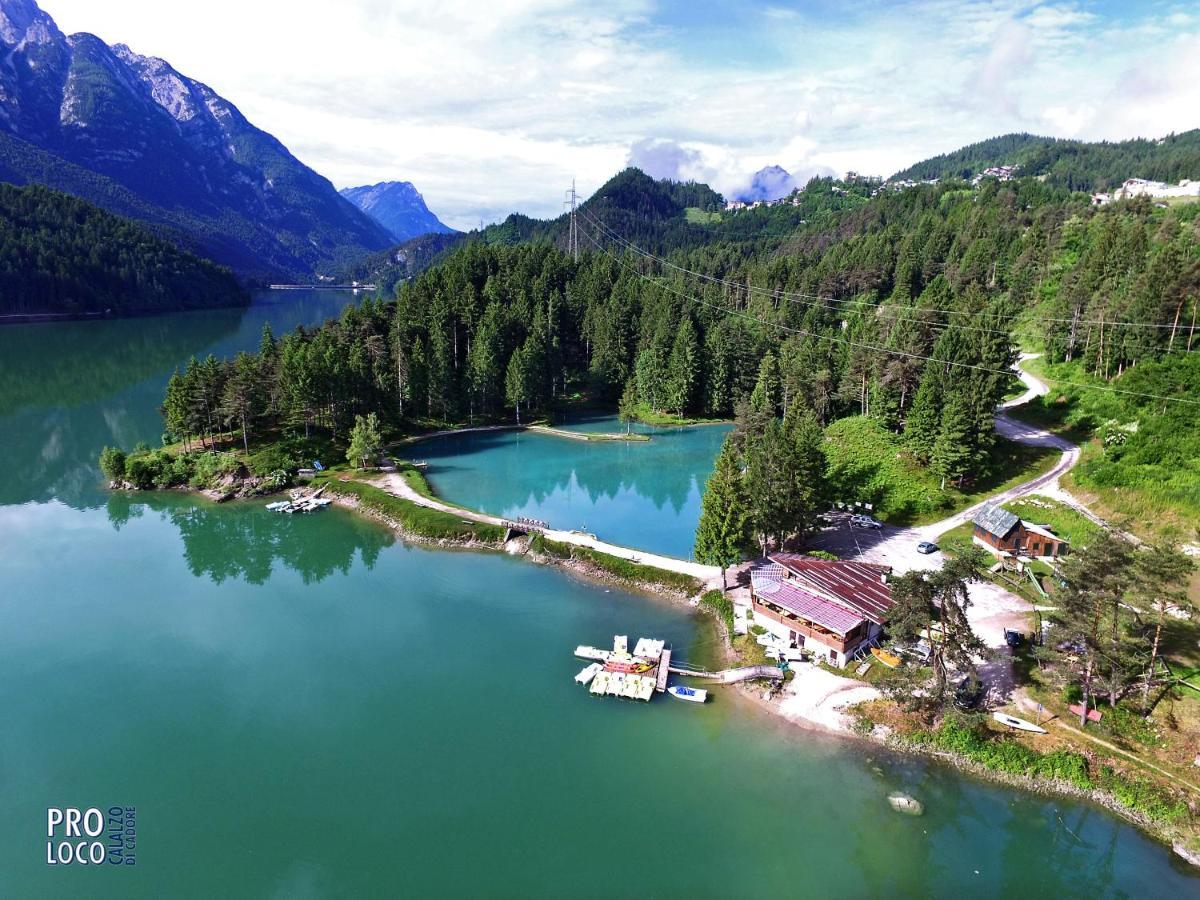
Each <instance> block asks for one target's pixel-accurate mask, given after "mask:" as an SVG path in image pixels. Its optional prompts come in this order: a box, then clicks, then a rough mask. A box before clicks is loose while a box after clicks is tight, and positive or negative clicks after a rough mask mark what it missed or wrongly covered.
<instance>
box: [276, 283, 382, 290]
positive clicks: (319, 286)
mask: <svg viewBox="0 0 1200 900" xmlns="http://www.w3.org/2000/svg"><path fill="white" fill-rule="evenodd" d="M268 287H270V289H271V290H273V291H373V290H376V289H377V286H376V285H373V284H272V285H268Z"/></svg>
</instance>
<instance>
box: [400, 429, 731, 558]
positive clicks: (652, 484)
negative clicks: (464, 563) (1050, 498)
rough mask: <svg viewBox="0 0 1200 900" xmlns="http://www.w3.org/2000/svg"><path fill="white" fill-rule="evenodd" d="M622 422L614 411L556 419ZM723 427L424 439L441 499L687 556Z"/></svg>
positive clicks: (419, 452)
mask: <svg viewBox="0 0 1200 900" xmlns="http://www.w3.org/2000/svg"><path fill="white" fill-rule="evenodd" d="M557 427H563V428H567V429H577V430H580V431H608V432H616V431H620V430H622V429H623V427H624V426H622V425H621V423H619V422H618V421H617V419H616V417H615V416H593V417H589V418H588V419H587V420H585V421H583V422H574V423H572V422H565V423H563V424H562V425H560V426H557ZM729 430H730V426H727V425H705V426H700V427H696V428H638V431H639V432H641V433H644V434H647V435H649V436H650V440H649V441H645V442H642V441H589V442H583V441H575V440H571V439H569V438H561V437H553V436H549V435H545V434H535V433H530V432H515V431H476V432H468V433H465V434H455V435H445V436H441V437H437V438H432V439H430V440H428V441H422V442H420V443H418V444H416V445H414V446H413V447H412V448H411V449H410V451H409V452H411V454H412V456H413V457H414V458H419V459H422V460H425V461H427V462H428V463H429V467H428V469H427V471H426V474H427V475H428V478H429V482H430V484H431V485H432V487H433V488H434V490H435V491H437V493H438V494H439V495H440V496H442V497H444V498H445V499H447V500H449V501H451V502H453V503H457V504H459V505H461V506H466V507H469V508H471V509H478V510H482V511H483V512H487V513H492V514H493V515H497V516H505V517H507V518H515V517H517V516H527V517H530V518H534V519H541V520H543V521H545V522H549V523H550V525H551V527H553V528H560V529H564V530H567V531H570V530H572V529H579V530H581V531H589V532H592V533H594V534H595V535H596V536H597V537H599V538H600V539H601V540H603V541H608V542H610V543H614V544H620V545H622V546H627V547H636V548H638V549H640V550H649V551H652V552H654V553H662V554H665V555H667V556H676V557H681V558H684V559H691V558H692V543H693V541H694V540H695V535H696V523H697V522H698V521H699V520H700V497H701V494H702V492H703V490H704V484H705V482H706V481H707V480H708V476H709V475H710V474H711V473H712V468H713V461H714V460H715V459H716V456H717V453H718V452H719V451H720V449H721V443H722V442H723V441H724V440H725V435H726V434H728V433H729Z"/></svg>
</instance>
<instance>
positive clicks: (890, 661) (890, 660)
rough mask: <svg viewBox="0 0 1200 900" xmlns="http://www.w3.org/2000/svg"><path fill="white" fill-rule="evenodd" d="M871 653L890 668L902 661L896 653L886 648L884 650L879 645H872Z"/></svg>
mask: <svg viewBox="0 0 1200 900" xmlns="http://www.w3.org/2000/svg"><path fill="white" fill-rule="evenodd" d="M871 655H872V656H874V657H875V658H876V659H877V660H879V661H880V662H881V663H883V664H884V665H885V666H887V667H888V668H889V669H894V668H896V667H897V666H898V665H900V663H901V662H902V660H901V659H900V657H898V656H897V655H896V654H895V653H888V652H887V651H886V650H882V649H880V648H879V647H872V648H871Z"/></svg>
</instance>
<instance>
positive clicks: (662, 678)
mask: <svg viewBox="0 0 1200 900" xmlns="http://www.w3.org/2000/svg"><path fill="white" fill-rule="evenodd" d="M670 674H671V651H670V650H663V652H662V656H660V657H659V658H658V682H657V683H656V684H655V685H654V690H656V691H658V692H659V693H660V694H661V693H664V692H665V691H666V689H667V676H668V675H670Z"/></svg>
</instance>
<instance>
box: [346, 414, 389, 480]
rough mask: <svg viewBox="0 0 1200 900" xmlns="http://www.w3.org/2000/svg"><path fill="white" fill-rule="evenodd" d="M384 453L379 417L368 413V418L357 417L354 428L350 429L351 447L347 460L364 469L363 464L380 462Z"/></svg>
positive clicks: (348, 450) (347, 452)
mask: <svg viewBox="0 0 1200 900" xmlns="http://www.w3.org/2000/svg"><path fill="white" fill-rule="evenodd" d="M381 453H383V437H382V436H381V435H380V433H379V417H378V416H377V415H375V413H368V414H367V415H366V417H363V416H355V417H354V426H353V427H352V428H351V429H350V447H349V449H347V450H346V460H347V461H348V462H350V463H352V464H353V465H354V466H355V467H357V468H362V465H363V462H364V461H366V462H368V463H370V462H371V461H373V460H378V459H379V456H380V454H381Z"/></svg>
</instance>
